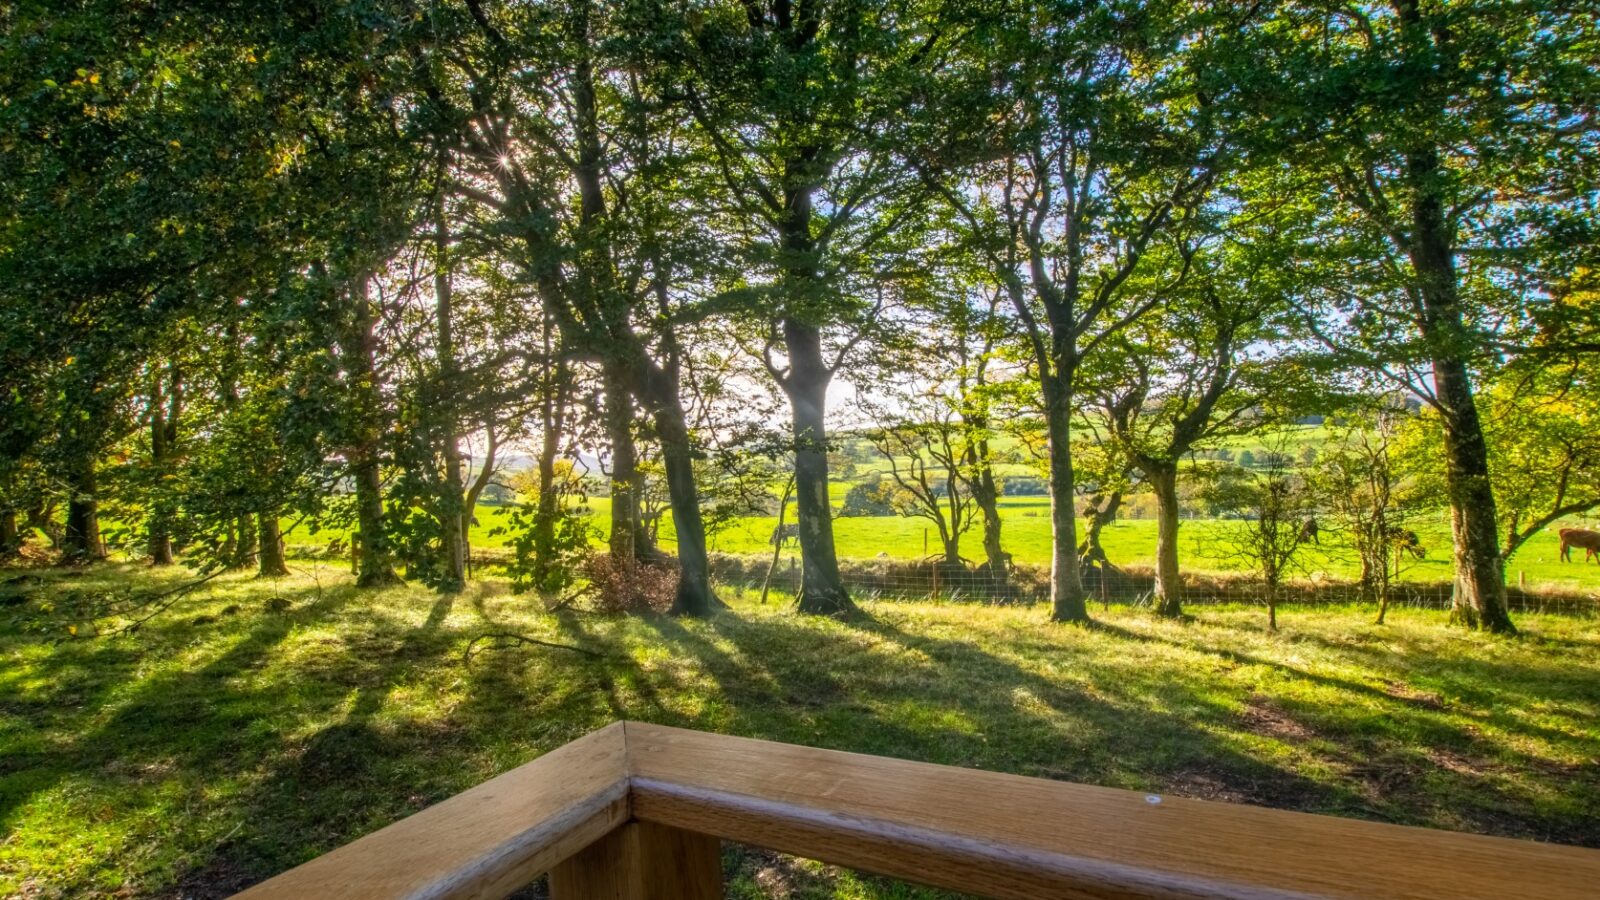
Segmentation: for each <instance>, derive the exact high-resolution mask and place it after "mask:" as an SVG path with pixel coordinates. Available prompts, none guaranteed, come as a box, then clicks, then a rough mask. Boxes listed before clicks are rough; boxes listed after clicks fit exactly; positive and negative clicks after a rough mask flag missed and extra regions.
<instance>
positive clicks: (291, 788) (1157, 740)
mask: <svg viewBox="0 0 1600 900" xmlns="http://www.w3.org/2000/svg"><path fill="white" fill-rule="evenodd" d="M296 565H297V567H299V568H302V570H303V571H302V572H301V573H300V574H298V575H297V576H296V577H294V578H292V579H286V580H284V581H281V582H262V581H255V580H252V579H249V578H248V577H245V576H238V577H233V576H230V577H228V578H225V579H222V580H221V581H219V582H216V583H214V584H213V585H208V586H207V587H206V588H205V589H204V590H203V592H202V593H200V594H199V595H197V596H195V597H193V598H192V599H190V600H188V601H186V602H185V603H184V604H182V605H180V606H178V607H176V608H174V609H173V610H171V611H170V612H168V613H167V614H165V615H163V616H162V617H160V618H158V619H156V620H154V621H153V622H151V623H150V625H149V626H147V627H146V628H145V629H143V630H141V631H139V632H137V633H135V634H133V635H130V636H126V637H119V638H114V639H106V640H74V641H67V642H65V643H60V644H52V643H49V642H46V641H44V640H42V639H41V638H40V637H38V636H34V635H30V634H24V633H21V631H20V629H21V628H22V627H23V626H24V625H25V624H26V623H28V622H32V621H36V619H35V617H36V616H37V614H38V612H37V607H38V604H39V603H40V601H41V599H46V598H50V597H59V596H60V595H61V594H62V593H63V592H68V591H79V592H84V591H97V590H107V589H127V588H129V587H134V588H139V589H151V588H154V587H156V586H157V585H159V584H170V583H175V582H176V580H177V579H179V578H181V577H183V576H182V573H178V572H171V573H164V574H160V575H156V574H152V573H150V571H149V570H145V569H136V568H132V567H107V568H103V569H97V570H91V571H90V573H89V574H85V575H79V576H68V575H65V574H63V573H59V572H50V573H47V574H46V575H45V577H46V583H45V584H44V585H42V586H38V587H34V588H30V590H31V593H30V594H29V595H28V599H27V600H26V601H24V602H22V603H13V604H11V605H8V606H6V607H4V609H5V610H6V611H7V613H8V614H9V615H11V616H13V619H12V621H11V624H10V625H9V626H8V627H7V630H5V631H4V632H0V650H3V652H4V653H5V656H6V665H5V667H4V669H3V670H0V760H3V763H0V821H3V823H4V830H5V833H6V834H7V836H8V837H7V839H6V841H5V842H4V844H3V845H0V894H20V895H23V896H43V897H57V896H61V897H65V896H74V897H76V896H119V897H120V896H135V897H155V896H172V895H178V894H181V895H184V896H219V895H224V894H226V893H228V892H229V891H231V890H234V889H237V888H239V887H242V886H243V885H245V884H248V883H251V882H253V881H255V880H257V879H259V878H262V877H264V876H267V875H270V874H272V873H274V872H277V871H280V870H282V869H284V868H287V867H289V866H292V865H294V864H295V863H298V862H300V861H303V860H305V859H308V858H310V857H311V856H314V855H316V854H318V853H321V852H325V851H326V850H328V849H330V848H332V847H334V846H337V845H339V844H341V843H344V842H346V841H348V840H350V839H352V838H354V837H356V836H358V835H360V834H362V833H365V832H367V831H370V830H372V829H374V828H377V827H379V826H381V825H383V824H385V823H387V822H390V821H393V820H394V819H397V818H400V817H402V816H405V815H407V814H409V813H411V812H413V811H415V810H417V809H420V808H422V807H424V806H426V805H428V804H430V803H433V802H436V801H438V800H441V799H443V798H445V797H448V796H450V795H451V794H454V793H457V792H459V791H461V790H463V789H465V788H467V787H469V786H471V785H473V784H475V783H477V782H479V781H482V780H484V779H485V778H487V777H489V776H490V775H492V774H494V773H496V772H499V771H502V770H504V769H506V768H509V767H511V766H515V765H517V764H519V763H521V762H524V761H526V760H528V759H531V758H533V757H535V756H537V755H539V754H540V753H543V752H545V751H547V750H550V749H552V748H554V747H557V746H560V745H561V744H563V743H565V742H567V741H570V740H572V739H573V738H575V737H577V736H579V735H581V734H584V733H585V732H587V731H589V730H591V729H594V728H597V727H600V726H601V725H604V724H605V723H607V722H609V721H612V720H614V719H618V718H623V717H627V718H633V719H642V720H647V721H653V722H659V723H663V724H668V725H677V726H683V727H689V728H700V729H706V730H712V731H718V732H724V733H729V734H739V735H748V736H754V737H762V738H769V739H774V740H780V741H790V742H795V743H802V744H810V745H815V746H822V747H833V748H840V749H850V750H857V751H863V752H868V753H877V754H883V755H887V756H894V757H902V758H907V759H919V760H927V761H932V762H938V763H946V764H952V765H962V766H975V767H980V768H986V769H994V770H999V771H1008V772H1015V773H1020V774H1024V775H1033V776H1040V777H1047V778H1059V779H1068V780H1072V781H1080V782H1089V783H1096V784H1106V785H1114V786H1119V787H1126V788H1134V789H1139V790H1147V791H1163V792H1171V793H1175V794H1185V795H1190V796H1199V797H1208V798H1214V799H1221V800H1228V801H1236V802H1249V803H1258V804H1266V805H1272V806H1283V807H1289V808H1296V809H1304V810H1311V811H1316V812H1324V813H1331V814H1336V815H1346V816H1358V817H1364V818H1373V819H1382V820H1386V821H1394V822H1403V823H1408V824H1417V825H1429V826H1436V827H1445V828H1455V829H1463V830H1471V831H1481V832H1488V833H1495V834H1506V835H1515V836H1519V837H1531V838H1539V839H1546V840H1557V841H1566V842H1575V843H1588V844H1591V845H1593V844H1600V815H1597V814H1596V812H1595V810H1600V771H1597V770H1596V768H1595V763H1594V761H1595V759H1596V757H1597V755H1600V725H1597V723H1600V637H1597V636H1596V631H1595V622H1594V620H1592V619H1578V618H1563V617H1556V616H1531V615H1529V616H1522V617H1520V618H1519V622H1518V624H1519V625H1520V626H1521V627H1522V629H1523V631H1524V636H1523V637H1521V638H1517V639H1510V640H1507V639H1500V638H1493V637H1486V636H1480V635H1473V634H1467V633H1464V632H1461V631H1458V630H1455V629H1451V628H1448V627H1447V626H1446V625H1445V622H1444V619H1443V615H1442V614H1440V613H1431V612H1417V611H1409V610H1400V611H1396V612H1394V613H1392V614H1391V617H1392V618H1391V622H1390V624H1388V625H1386V626H1382V627H1379V626H1373V625H1371V624H1369V622H1368V620H1369V618H1370V611H1369V610H1363V609H1328V608H1318V609H1315V610H1310V609H1294V608H1290V609H1288V610H1286V611H1285V612H1284V613H1282V617H1281V618H1282V625H1283V631H1282V632H1280V633H1278V634H1272V633H1268V632H1266V631H1265V630H1264V629H1263V624H1264V622H1263V618H1264V617H1263V615H1262V613H1261V612H1260V611H1259V610H1256V609H1250V608H1229V607H1205V608H1201V609H1199V610H1198V611H1197V612H1198V615H1197V618H1196V619H1195V620H1194V621H1192V622H1187V623H1173V622H1163V621H1157V620H1154V619H1152V618H1150V617H1149V616H1148V615H1147V614H1145V613H1143V612H1140V611H1135V610H1128V609H1124V608H1119V607H1113V608H1112V609H1111V610H1110V611H1109V612H1104V613H1097V617H1098V618H1099V620H1100V622H1101V623H1102V624H1101V626H1100V627H1096V628H1091V629H1084V628H1078V627H1069V626H1053V625H1049V624H1047V623H1046V622H1045V621H1044V619H1045V616H1044V611H1043V609H1042V608H1040V607H1031V608H1030V607H1005V608H996V607H980V606H971V605H944V604H934V603H891V602H870V601H869V602H867V603H866V604H865V605H866V610H867V616H866V617H865V618H863V619H861V620H859V621H852V622H835V621H830V620H814V619H808V618H802V617H800V616H797V615H796V614H795V613H794V612H793V611H792V610H791V609H790V608H789V606H788V604H787V602H777V601H774V602H769V603H768V604H766V605H765V606H762V605H759V604H757V603H756V602H755V599H754V594H749V595H742V596H741V595H740V594H739V593H738V592H737V591H735V590H732V589H728V590H726V591H725V592H724V594H725V598H726V599H727V600H728V601H729V602H730V603H731V604H732V606H733V609H732V610H731V611H728V612H725V613H722V614H719V615H718V616H717V617H716V618H714V619H711V620H709V621H704V622H698V621H687V620H674V619H665V618H642V619H641V618H627V619H608V618H602V617H597V616H593V615H587V614H581V613H564V614H561V615H548V614H545V613H543V612H542V611H541V610H540V607H539V606H538V605H537V604H536V603H535V602H533V601H531V600H530V599H528V598H524V597H518V596H514V595H511V594H509V593H508V592H507V591H506V590H505V588H504V586H503V585H501V584H497V583H487V584H482V583H480V584H475V585H474V586H473V587H472V589H471V590H469V591H468V592H467V593H465V594H463V595H462V596H460V597H456V598H453V599H452V598H441V597H438V596H436V595H433V594H431V593H429V592H427V591H424V590H421V589H413V588H401V589H395V590H391V591H386V592H382V593H358V592H356V591H354V590H353V589H352V588H350V587H349V585H348V583H347V582H348V577H347V576H346V575H345V574H343V572H342V571H341V569H342V567H341V566H339V565H337V564H321V565H316V564H312V563H297V564H296ZM12 596H16V594H15V593H13V594H12ZM273 597H284V598H286V599H288V600H289V601H290V602H291V606H290V609H289V611H288V612H286V613H273V612H269V611H267V609H268V608H267V601H268V600H269V599H270V598H273ZM232 606H236V607H238V609H237V611H236V612H234V613H231V614H225V613H224V610H226V609H227V608H228V607H232ZM500 629H507V630H515V631H517V632H520V633H523V634H527V635H529V636H533V637H538V638H542V639H545V640H549V641H552V642H558V643H568V644H574V645H579V646H583V647H586V648H590V649H593V650H597V651H600V652H601V653H602V654H604V655H603V656H602V657H601V658H598V659H597V658H591V657H588V656H584V655H581V654H577V653H572V652H570V651H563V650H556V649H547V648H537V647H515V648H512V649H505V650H488V651H484V652H481V653H478V654H477V655H475V656H474V657H473V659H472V660H471V662H470V663H469V662H468V661H466V659H465V657H464V653H465V650H466V648H467V646H468V643H469V642H470V641H471V640H472V638H474V637H476V636H478V635H481V634H483V633H484V632H486V631H489V630H500ZM728 866H729V877H730V885H731V887H730V893H731V894H732V895H733V896H738V897H756V896H778V897H790V896H792V897H863V898H865V897H873V898H887V897H909V896H917V894H914V893H908V892H907V889H905V888H903V887H901V886H897V885H891V884H889V883H886V882H883V881H880V880H876V879H867V878H862V877H859V876H856V875H853V874H849V873H841V872H839V871H837V870H835V869H832V868H828V867H821V866H815V865H810V864H803V863H798V862H795V861H791V860H786V859H783V858H781V857H777V856H774V855H771V854H756V853H749V852H732V853H730V854H729V857H728Z"/></svg>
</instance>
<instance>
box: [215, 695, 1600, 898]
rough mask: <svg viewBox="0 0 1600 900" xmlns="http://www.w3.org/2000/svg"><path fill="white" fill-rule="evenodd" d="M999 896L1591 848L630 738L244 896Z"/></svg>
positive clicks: (1516, 871)
mask: <svg viewBox="0 0 1600 900" xmlns="http://www.w3.org/2000/svg"><path fill="white" fill-rule="evenodd" d="M723 840H728V841H736V842H739V843H744V844H753V845H757V846H761V847H766V848H769V849H772V850H777V851H781V852H784V853H791V854H795V855H798V856H803V857H808V858H812V859H818V860H822V861H824V862H830V863H836V864H839V865H843V866H848V867H851V868H855V869H860V870H863V871H867V872H876V873H879V874H883V875H890V876H893V877H896V878H902V879H905V880H908V881H914V882H920V883H923V884H928V885H933V886H935V887H941V888H947V889H950V890H956V891H964V892H967V893H973V894H980V895H986V896H992V897H1012V898H1027V900H1034V898H1045V897H1083V898H1198V897H1208V898H1289V897H1350V898H1377V897H1395V898H1419V900H1420V898H1439V897H1484V898H1489V897H1493V898H1522V897H1527V898H1569V897H1570V898H1579V897H1582V898H1595V897H1600V851H1595V850H1585V849H1582V848H1577V847H1566V846H1559V845H1553V844H1540V843H1533V842H1528V841H1515V840H1507V839H1504V838H1490V837H1481V836H1477V835H1468V834H1457V833H1454V832H1446V831H1434V830H1430V829H1423V828H1406V827H1401V826H1397V825H1383V824H1377V823H1373V822H1361V821H1356V820H1351V819H1339V818H1332V817H1327V816H1315V815H1306V814H1303V813H1292V812H1284V811H1281V810H1271V809H1260V808H1256V807H1250V806H1237V805H1231V804H1225V803H1208V802H1204V801H1198V800H1184V799H1180V798H1175V797H1166V796H1158V795H1153V794H1140V793H1136V792H1131V791H1122V790H1114V789H1110V788H1098V787H1088V786H1084V785H1077V784H1066V783H1062V782H1055V781H1046V780H1042V779H1034V778H1023V777H1019V776H1015V775H1001V774H997V773H993V772H983V771H977V770H971V769H958V768H951V767H947V766H936V765H929V764H926V763H914V762H905V761H902V760H894V759H884V758H882V757H876V756H863V755H859V754H855V753H840V752H836V751H831V750H816V749H812V748H808V747H796V746H792V745H789V744H775V743H770V742H766V741H754V740H748V739H745V738H733V737H724V736H721V735H713V734H703V733H700V732H695V731H684V730H681V729H676V728H665V727H661V726H657V725H643V724H639V723H635V722H619V723H617V724H614V725H610V726H608V727H606V728H603V729H601V730H599V731H596V732H594V733H592V734H590V735H588V736H586V737H584V738H581V739H579V740H577V741H574V742H573V743H571V744H568V745H566V746H565V747H562V748H560V749H559V750H555V751H552V752H551V753H548V754H546V755H544V756H542V757H540V758H538V759H536V760H534V761H533V762H531V763H528V764H527V765H525V766H522V767H521V768H518V769H514V770H512V771H510V772H507V773H506V774H504V775H501V776H500V777H498V778H495V779H493V780H491V781H488V782H486V783H484V784H482V785H479V786H478V787H476V788H473V789H472V790H469V791H467V792H466V793H463V794H459V795H457V796H455V797H452V798H451V799H449V800H446V801H444V802H443V803H440V804H438V805H437V806H433V807H431V808H429V809H426V810H423V811H422V812H420V813H417V814H416V815H414V816H411V817H410V818H408V819H405V820H403V821H400V822H397V823H395V824H394V825H391V826H389V827H388V828H385V829H383V830H381V831H378V832H375V833H373V834H370V835H368V836H366V837H364V838H361V839H360V840H358V841H355V842H354V843H351V844H348V845H346V846H344V847H340V848H339V849H337V850H334V851H333V852H331V853H329V854H327V855H326V856H322V857H319V858H317V859H314V860H312V861H311V862H308V863H306V864H305V865H303V866H300V867H299V868H297V869H293V870H291V871H289V872H286V873H284V874H282V875H279V876H277V877H276V878H273V879H272V880H270V881H267V882H264V883H262V884H260V885H257V886H256V887H254V888H251V889H250V890H247V891H245V892H244V893H243V894H240V895H238V896H239V897H242V898H248V900H290V898H293V900H301V898H314V897H342V898H355V900H364V898H401V897H404V898H493V897H503V896H505V895H506V894H509V893H511V892H512V891H515V890H516V889H518V888H520V887H522V886H523V885H525V884H527V883H528V882H530V881H531V880H533V879H534V878H535V877H536V876H538V875H539V874H540V873H542V872H549V873H550V893H551V897H552V898H553V900H596V898H607V900H645V898H650V900H703V898H708V897H720V896H721V895H722V869H721V854H720V846H721V844H720V842H721V841H723Z"/></svg>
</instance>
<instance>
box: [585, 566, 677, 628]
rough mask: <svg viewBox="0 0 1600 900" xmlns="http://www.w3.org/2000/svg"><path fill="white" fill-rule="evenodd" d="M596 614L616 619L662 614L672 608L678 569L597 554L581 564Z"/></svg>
mask: <svg viewBox="0 0 1600 900" xmlns="http://www.w3.org/2000/svg"><path fill="white" fill-rule="evenodd" d="M583 574H584V577H586V578H588V579H589V593H590V594H591V595H592V596H593V597H594V609H595V611H596V612H600V613H604V614H606V615H612V616H620V615H625V614H628V613H646V612H657V613H662V612H666V611H667V610H669V609H671V608H672V600H673V598H674V597H675V596H676V594H677V589H678V567H677V566H676V565H674V564H673V563H671V562H666V561H662V562H639V561H636V560H631V559H626V558H623V559H618V558H616V557H613V556H612V555H611V554H609V553H597V554H595V555H594V556H591V557H589V558H588V559H586V560H585V561H584V564H583Z"/></svg>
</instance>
